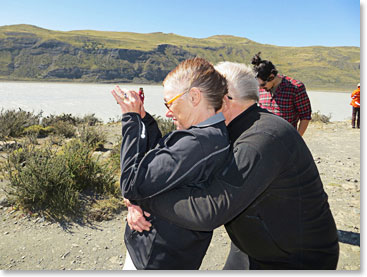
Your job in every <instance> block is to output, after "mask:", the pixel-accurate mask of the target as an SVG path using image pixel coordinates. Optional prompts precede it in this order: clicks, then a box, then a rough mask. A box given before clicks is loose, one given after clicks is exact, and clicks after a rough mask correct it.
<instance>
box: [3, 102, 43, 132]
mask: <svg viewBox="0 0 367 277" xmlns="http://www.w3.org/2000/svg"><path fill="white" fill-rule="evenodd" d="M41 116H42V112H40V113H39V114H34V113H33V112H26V111H23V110H22V109H19V110H6V111H4V109H2V110H1V112H0V139H4V138H7V137H20V136H21V135H23V132H24V129H26V128H27V127H30V126H32V125H38V124H39V123H40V118H41Z"/></svg>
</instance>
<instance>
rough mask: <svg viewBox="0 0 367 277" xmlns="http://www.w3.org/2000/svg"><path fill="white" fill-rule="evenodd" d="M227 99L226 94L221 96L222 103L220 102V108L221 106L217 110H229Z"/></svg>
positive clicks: (223, 111)
mask: <svg viewBox="0 0 367 277" xmlns="http://www.w3.org/2000/svg"><path fill="white" fill-rule="evenodd" d="M229 101H230V100H229V99H228V97H227V95H225V96H224V97H223V104H222V108H221V109H220V110H219V111H218V112H222V113H225V112H227V111H228V110H229V105H230V103H229Z"/></svg>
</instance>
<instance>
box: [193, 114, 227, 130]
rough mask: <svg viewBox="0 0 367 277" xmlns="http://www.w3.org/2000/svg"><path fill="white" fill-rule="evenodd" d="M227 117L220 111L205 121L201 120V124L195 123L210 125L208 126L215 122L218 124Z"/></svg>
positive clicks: (202, 125) (203, 125)
mask: <svg viewBox="0 0 367 277" xmlns="http://www.w3.org/2000/svg"><path fill="white" fill-rule="evenodd" d="M225 120H226V119H225V118H224V115H223V114H222V113H221V112H219V113H217V114H215V115H213V116H211V117H209V118H208V119H206V120H204V121H203V122H200V123H199V124H196V125H193V126H195V127H199V128H200V127H208V126H212V125H214V124H217V123H219V122H221V121H225Z"/></svg>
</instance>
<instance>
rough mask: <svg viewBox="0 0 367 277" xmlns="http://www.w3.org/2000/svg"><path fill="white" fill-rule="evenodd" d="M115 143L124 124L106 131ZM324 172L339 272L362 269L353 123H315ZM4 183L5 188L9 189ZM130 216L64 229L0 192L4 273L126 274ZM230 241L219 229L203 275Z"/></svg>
mask: <svg viewBox="0 0 367 277" xmlns="http://www.w3.org/2000/svg"><path fill="white" fill-rule="evenodd" d="M107 129H108V132H109V136H110V138H112V137H115V136H116V135H117V134H119V133H120V127H119V125H111V126H109V127H107ZM304 139H305V141H306V142H307V144H308V146H309V148H310V149H311V152H312V154H313V156H314V159H315V161H316V163H317V166H318V169H319V171H320V175H321V178H322V180H323V183H324V187H325V190H326V192H327V193H328V195H329V203H330V206H331V210H332V212H333V215H334V217H335V221H336V223H337V227H338V232H339V237H340V259H339V264H338V270H360V132H359V129H351V128H350V124H349V122H335V123H329V124H321V123H312V124H310V126H309V129H308V130H307V132H306V134H305V137H304ZM4 185H5V183H4V182H0V187H1V186H4ZM125 213H126V212H122V213H121V214H119V215H116V217H115V218H114V219H112V220H109V221H103V222H93V223H90V224H86V225H81V224H77V223H73V224H71V225H70V226H62V225H60V224H58V223H51V222H47V221H44V219H43V218H31V217H27V216H24V215H22V213H21V212H19V211H14V210H13V209H12V207H7V205H6V199H4V196H3V194H2V192H1V191H0V237H1V239H0V270H6V271H7V270H121V269H122V267H123V263H124V260H125V252H126V248H125V245H124V243H123V233H124V228H125V221H124V218H125ZM229 247H230V240H229V238H228V236H227V234H226V232H225V230H224V228H223V227H220V228H218V229H216V230H215V232H214V237H213V240H212V242H211V245H210V247H209V250H208V252H207V254H206V256H205V258H204V261H203V263H202V266H201V268H200V269H201V270H220V269H221V268H222V267H223V265H224V262H225V260H226V256H227V254H228V252H229Z"/></svg>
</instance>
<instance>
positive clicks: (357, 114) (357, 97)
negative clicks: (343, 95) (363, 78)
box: [350, 83, 361, 129]
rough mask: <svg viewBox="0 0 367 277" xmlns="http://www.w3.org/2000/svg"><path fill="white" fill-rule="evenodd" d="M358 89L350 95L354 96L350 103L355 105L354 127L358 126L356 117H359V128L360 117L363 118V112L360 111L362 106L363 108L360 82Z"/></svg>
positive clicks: (353, 114)
mask: <svg viewBox="0 0 367 277" xmlns="http://www.w3.org/2000/svg"><path fill="white" fill-rule="evenodd" d="M357 87H358V88H357V89H356V90H355V91H353V93H352V95H351V96H350V97H351V98H352V101H351V102H350V104H351V105H352V107H353V113H352V128H355V127H356V124H355V123H356V119H357V128H358V129H359V126H360V118H361V113H360V108H361V103H360V102H361V100H360V93H361V92H360V83H358V85H357Z"/></svg>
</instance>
